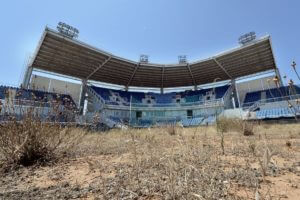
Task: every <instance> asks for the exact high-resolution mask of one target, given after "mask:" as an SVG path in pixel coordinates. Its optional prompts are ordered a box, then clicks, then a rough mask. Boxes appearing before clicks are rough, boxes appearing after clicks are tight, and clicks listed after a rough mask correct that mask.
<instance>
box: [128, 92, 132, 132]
mask: <svg viewBox="0 0 300 200" xmlns="http://www.w3.org/2000/svg"><path fill="white" fill-rule="evenodd" d="M131 101H132V95H130V102H129V126H130V122H131Z"/></svg>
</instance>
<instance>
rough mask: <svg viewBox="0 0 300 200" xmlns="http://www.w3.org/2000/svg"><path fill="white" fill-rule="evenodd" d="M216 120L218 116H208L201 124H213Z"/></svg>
mask: <svg viewBox="0 0 300 200" xmlns="http://www.w3.org/2000/svg"><path fill="white" fill-rule="evenodd" d="M215 122H216V116H208V117H207V118H205V119H204V120H203V121H202V122H201V124H200V125H212V124H214V123H215Z"/></svg>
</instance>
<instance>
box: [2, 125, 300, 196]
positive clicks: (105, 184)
mask: <svg viewBox="0 0 300 200" xmlns="http://www.w3.org/2000/svg"><path fill="white" fill-rule="evenodd" d="M73 131H75V132H76V131H77V132H79V131H82V130H79V129H77V130H73ZM223 141H224V143H223V146H224V154H223V152H222V135H221V134H220V133H218V132H217V131H216V128H215V127H214V126H211V127H198V128H181V127H176V128H170V127H167V128H153V129H140V130H139V129H135V130H132V129H130V130H123V131H122V130H111V131H109V132H107V133H89V134H87V135H86V136H85V137H84V138H83V139H82V142H81V143H79V144H78V145H77V146H76V148H75V149H74V150H72V152H71V154H70V155H69V156H67V157H64V158H63V159H60V160H59V161H58V162H56V163H49V164H47V165H43V166H31V167H21V168H20V169H17V170H10V171H8V172H3V174H1V178H0V199H292V200H298V199H299V197H300V124H288V125H276V124H275V125H266V124H265V125H255V127H254V135H253V136H244V135H243V134H242V133H241V132H239V131H235V130H231V129H230V130H229V131H226V132H224V138H223Z"/></svg>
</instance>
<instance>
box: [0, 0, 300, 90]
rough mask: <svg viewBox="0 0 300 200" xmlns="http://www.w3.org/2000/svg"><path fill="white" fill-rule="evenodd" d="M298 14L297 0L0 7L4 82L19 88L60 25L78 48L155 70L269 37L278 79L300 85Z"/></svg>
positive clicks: (9, 2)
mask: <svg viewBox="0 0 300 200" xmlns="http://www.w3.org/2000/svg"><path fill="white" fill-rule="evenodd" d="M299 13H300V1H299V0H287V1H283V0H252V1H242V0H206V1H205V0H93V1H92V0H85V1H76V0H73V1H71V0H51V1H44V0H43V1H41V0H26V1H20V0H1V2H0V25H1V29H0V44H1V47H0V55H1V57H0V83H2V84H3V83H4V84H18V82H19V80H20V75H21V73H22V71H23V70H24V62H25V61H26V58H27V57H28V56H29V55H31V54H33V52H34V50H35V48H36V46H37V44H38V41H39V39H40V37H41V34H42V32H43V30H44V28H45V26H46V25H47V26H49V27H52V28H55V27H56V25H57V23H58V22H59V21H63V22H66V23H68V24H70V25H72V26H74V27H76V28H78V29H79V30H80V34H79V40H81V41H84V42H86V43H88V44H91V45H93V46H95V47H98V48H101V49H103V50H106V51H109V52H111V53H113V54H115V55H118V56H121V57H125V58H128V59H131V60H138V58H139V55H140V54H148V55H149V56H150V58H149V59H150V62H154V63H176V62H177V56H178V55H181V54H185V55H187V56H188V60H190V61H194V60H197V59H203V58H207V57H210V56H213V55H214V54H216V53H219V52H222V51H224V50H228V49H229V48H233V47H236V46H237V45H238V37H239V36H240V35H242V34H244V33H247V32H250V31H255V32H256V33H257V36H258V37H261V36H264V35H266V34H270V35H271V37H272V43H273V48H274V53H275V58H276V62H277V65H278V67H279V69H280V72H281V74H282V75H285V74H286V75H288V76H289V77H291V78H293V79H294V80H295V76H294V75H293V73H292V71H291V67H290V64H291V62H292V60H293V59H295V61H296V62H298V64H299V66H298V67H299V68H300V46H299V44H300V41H299V37H300V14H299ZM297 82H298V83H299V81H297Z"/></svg>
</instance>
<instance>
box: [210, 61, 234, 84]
mask: <svg viewBox="0 0 300 200" xmlns="http://www.w3.org/2000/svg"><path fill="white" fill-rule="evenodd" d="M213 60H214V61H215V63H216V64H217V65H218V66H219V67H220V68H221V69H222V70H223V71H224V72H225V74H226V75H227V76H228V77H229V78H230V79H233V78H232V76H231V75H230V74H229V73H228V72H227V70H226V69H225V68H224V67H223V66H222V65H221V63H220V62H219V61H217V59H216V58H215V57H214V58H213Z"/></svg>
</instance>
